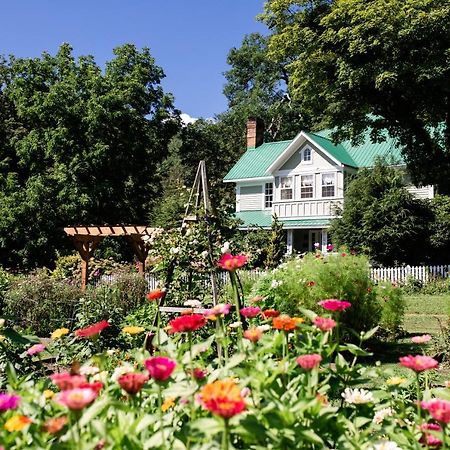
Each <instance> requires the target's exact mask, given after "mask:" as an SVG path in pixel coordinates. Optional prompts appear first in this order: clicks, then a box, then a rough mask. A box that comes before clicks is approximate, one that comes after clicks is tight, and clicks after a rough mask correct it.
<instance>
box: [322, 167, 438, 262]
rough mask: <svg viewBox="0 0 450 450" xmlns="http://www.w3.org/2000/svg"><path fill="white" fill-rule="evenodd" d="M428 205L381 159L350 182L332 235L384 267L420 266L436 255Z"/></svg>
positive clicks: (340, 243) (338, 241)
mask: <svg viewBox="0 0 450 450" xmlns="http://www.w3.org/2000/svg"><path fill="white" fill-rule="evenodd" d="M431 221H432V212H431V210H430V207H429V205H428V203H426V202H425V201H423V200H420V199H416V198H414V197H413V196H412V195H411V194H410V193H409V192H408V191H407V190H406V188H405V187H404V181H403V173H402V172H401V171H398V170H396V169H394V168H392V167H388V166H385V165H384V164H383V163H381V162H380V161H379V162H378V163H377V164H376V165H375V167H374V168H373V169H362V170H361V171H359V172H358V173H357V174H356V176H355V177H354V179H353V180H352V181H350V183H349V184H348V187H347V190H346V193H345V202H344V207H343V210H342V211H340V212H339V217H338V218H336V219H334V220H333V222H332V226H331V230H330V233H331V235H332V238H333V241H334V242H336V243H337V244H338V245H345V246H347V247H348V248H351V249H354V250H356V251H358V252H359V251H364V252H366V253H367V254H368V255H369V256H370V258H371V259H373V260H374V261H376V262H377V263H379V264H385V265H394V264H396V263H399V262H400V263H402V262H404V263H407V264H417V263H421V262H424V261H425V260H426V258H428V257H430V256H431V253H432V252H431V251H430V244H429V224H430V223H431Z"/></svg>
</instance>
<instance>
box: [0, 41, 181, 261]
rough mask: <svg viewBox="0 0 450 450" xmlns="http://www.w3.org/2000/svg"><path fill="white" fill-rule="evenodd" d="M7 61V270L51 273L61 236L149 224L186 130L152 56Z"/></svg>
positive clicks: (2, 193) (64, 49)
mask: <svg viewBox="0 0 450 450" xmlns="http://www.w3.org/2000/svg"><path fill="white" fill-rule="evenodd" d="M114 55H115V57H114V59H112V60H111V61H110V62H108V63H107V64H106V68H105V70H104V72H102V70H101V69H100V68H99V67H98V66H97V64H96V63H95V61H94V59H93V58H92V57H90V56H82V57H80V58H78V59H77V60H75V58H74V57H73V55H72V49H71V47H70V46H69V45H68V44H64V45H62V46H61V48H60V49H59V51H58V53H57V54H56V55H55V56H51V55H49V54H48V53H44V54H43V55H42V57H41V58H33V59H28V58H23V59H22V58H15V57H10V58H9V59H2V60H1V61H0V130H1V131H0V249H1V250H0V262H1V263H2V264H6V265H15V266H23V267H32V266H35V265H38V264H39V265H40V264H49V263H51V261H52V259H53V257H54V254H55V250H56V249H57V248H61V247H64V245H67V244H68V243H67V239H66V238H65V237H64V234H63V232H62V227H63V226H64V225H67V224H76V223H87V224H90V223H118V222H129V223H130V222H131V223H133V222H141V221H145V219H146V217H145V216H146V213H147V211H148V210H149V208H150V207H151V205H152V204H153V203H154V202H155V199H156V194H157V193H158V192H159V183H158V180H157V179H155V176H154V174H155V171H156V166H157V163H158V162H159V161H161V160H162V159H163V158H165V156H166V154H167V144H168V142H169V140H170V139H171V137H172V135H173V134H174V133H175V132H176V131H177V130H178V120H177V112H176V111H175V110H174V107H173V104H172V97H171V96H170V95H168V94H166V93H164V91H163V89H162V87H161V79H162V78H163V77H164V73H163V71H162V69H161V68H160V67H158V66H157V65H156V64H155V61H154V59H153V58H152V56H151V54H150V52H149V50H148V49H143V50H142V51H139V50H138V49H136V47H135V46H133V45H124V46H122V47H118V48H116V49H115V50H114Z"/></svg>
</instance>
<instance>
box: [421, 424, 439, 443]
mask: <svg viewBox="0 0 450 450" xmlns="http://www.w3.org/2000/svg"><path fill="white" fill-rule="evenodd" d="M420 431H422V432H423V434H422V437H421V438H420V440H419V442H420V443H421V444H425V445H427V446H429V447H439V446H441V445H442V441H441V440H440V439H438V438H437V437H436V436H434V435H433V434H431V433H429V431H435V432H442V427H441V426H440V425H438V424H437V423H423V424H422V425H421V426H420Z"/></svg>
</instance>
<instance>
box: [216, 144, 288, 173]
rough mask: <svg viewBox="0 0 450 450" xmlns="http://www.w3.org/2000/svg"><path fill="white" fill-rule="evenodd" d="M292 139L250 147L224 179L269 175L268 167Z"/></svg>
mask: <svg viewBox="0 0 450 450" xmlns="http://www.w3.org/2000/svg"><path fill="white" fill-rule="evenodd" d="M290 143H291V141H280V142H267V143H264V144H262V145H260V146H259V147H257V148H249V149H247V151H246V152H245V153H244V154H243V155H242V156H241V158H240V159H239V161H238V162H237V163H236V164H235V165H234V166H233V167H232V169H231V170H230V171H229V172H228V173H227V175H226V176H225V178H224V180H226V181H231V180H240V179H243V178H261V177H266V176H268V174H267V169H268V168H269V167H270V165H271V164H272V163H273V162H274V161H275V160H276V159H277V158H278V157H279V156H280V155H281V154H282V153H283V151H284V150H285V149H286V148H287V146H288V145H289V144H290Z"/></svg>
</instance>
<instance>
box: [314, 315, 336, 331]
mask: <svg viewBox="0 0 450 450" xmlns="http://www.w3.org/2000/svg"><path fill="white" fill-rule="evenodd" d="M313 323H314V325H315V326H316V327H317V328H319V329H320V330H322V331H330V330H332V329H333V328H334V327H335V326H336V322H335V321H334V320H333V319H329V318H328V317H316V318H315V319H314V320H313Z"/></svg>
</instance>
